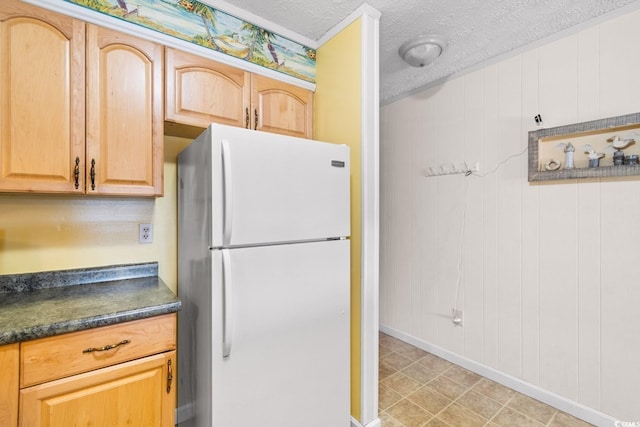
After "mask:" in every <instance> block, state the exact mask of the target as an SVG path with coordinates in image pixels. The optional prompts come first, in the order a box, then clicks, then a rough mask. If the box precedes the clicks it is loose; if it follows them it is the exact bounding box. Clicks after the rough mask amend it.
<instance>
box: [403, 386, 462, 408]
mask: <svg viewBox="0 0 640 427" xmlns="http://www.w3.org/2000/svg"><path fill="white" fill-rule="evenodd" d="M407 398H408V399H409V400H410V401H412V402H413V403H415V404H416V405H419V406H420V407H422V408H424V409H426V410H427V411H429V412H431V413H432V414H437V413H438V412H440V411H442V410H443V409H444V408H446V407H447V406H449V405H450V404H451V403H453V400H451V399H449V398H448V397H446V396H444V395H442V394H440V393H438V392H437V391H435V390H434V389H433V388H431V387H429V386H425V387H422V388H421V389H419V390H417V391H415V392H413V393H411V394H410V395H409V396H408V397H407Z"/></svg>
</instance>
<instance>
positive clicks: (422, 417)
mask: <svg viewBox="0 0 640 427" xmlns="http://www.w3.org/2000/svg"><path fill="white" fill-rule="evenodd" d="M387 413H388V414H389V415H391V416H392V417H393V418H395V419H396V420H398V421H400V422H401V423H402V424H403V425H405V426H406V427H422V425H424V424H426V422H427V421H429V420H430V419H431V418H433V414H431V413H429V412H428V411H427V410H426V409H424V408H421V407H420V406H418V405H416V404H415V403H413V402H410V401H409V400H407V399H403V400H401V401H400V402H398V403H396V404H395V405H393V406H392V407H390V408H389V409H387Z"/></svg>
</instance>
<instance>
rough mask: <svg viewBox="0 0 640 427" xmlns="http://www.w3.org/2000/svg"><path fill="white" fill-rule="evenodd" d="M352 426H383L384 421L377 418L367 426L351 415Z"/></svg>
mask: <svg viewBox="0 0 640 427" xmlns="http://www.w3.org/2000/svg"><path fill="white" fill-rule="evenodd" d="M351 427H382V423H381V422H380V419H379V418H376V419H375V420H373V421H371V422H370V423H369V424H367V425H366V426H365V425H362V424H360V423H359V422H358V420H356V419H355V418H353V417H351Z"/></svg>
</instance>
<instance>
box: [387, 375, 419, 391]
mask: <svg viewBox="0 0 640 427" xmlns="http://www.w3.org/2000/svg"><path fill="white" fill-rule="evenodd" d="M382 384H384V385H386V386H387V387H389V388H390V389H392V390H394V391H396V392H398V393H400V395H402V396H408V395H409V394H411V393H413V392H414V391H416V390H417V389H419V388H420V387H421V384H420V383H419V382H418V381H416V380H414V379H412V378H409V377H408V376H406V375H405V374H404V373H402V372H396V373H395V374H393V375H391V376H390V377H388V378H385V379H384V380H383V381H382Z"/></svg>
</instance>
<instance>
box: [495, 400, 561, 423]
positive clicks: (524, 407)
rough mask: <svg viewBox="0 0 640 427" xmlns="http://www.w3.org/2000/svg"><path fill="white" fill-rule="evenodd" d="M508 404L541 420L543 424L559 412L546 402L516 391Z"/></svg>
mask: <svg viewBox="0 0 640 427" xmlns="http://www.w3.org/2000/svg"><path fill="white" fill-rule="evenodd" d="M507 406H509V407H510V408H513V409H515V410H516V411H518V412H520V413H522V414H525V415H526V416H528V417H530V418H533V419H534V420H536V421H540V422H541V423H542V424H546V423H548V422H549V420H550V419H551V417H553V416H554V414H555V413H556V412H557V409H555V408H552V407H551V406H549V405H547V404H546V403H542V402H540V401H539V400H535V399H532V398H530V397H529V396H525V395H524V394H522V393H515V395H514V396H513V397H512V398H511V400H510V401H509V403H507Z"/></svg>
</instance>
